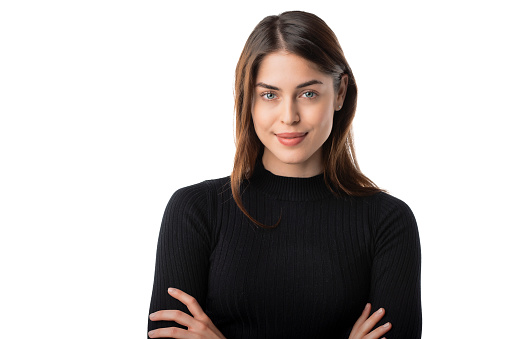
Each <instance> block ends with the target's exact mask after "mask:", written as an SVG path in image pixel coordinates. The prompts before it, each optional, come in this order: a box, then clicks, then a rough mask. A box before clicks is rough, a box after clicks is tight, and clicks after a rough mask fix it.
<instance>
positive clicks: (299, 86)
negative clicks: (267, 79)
mask: <svg viewBox="0 0 508 339" xmlns="http://www.w3.org/2000/svg"><path fill="white" fill-rule="evenodd" d="M314 84H323V83H322V82H321V81H319V80H310V81H306V82H304V83H303V84H300V85H298V86H296V88H302V87H307V86H310V85H314ZM258 86H259V87H264V88H268V89H273V90H274V91H280V88H278V87H275V86H272V85H268V84H265V83H264V82H258V83H257V84H256V86H255V87H258Z"/></svg>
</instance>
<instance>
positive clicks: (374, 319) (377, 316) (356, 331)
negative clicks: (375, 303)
mask: <svg viewBox="0 0 508 339" xmlns="http://www.w3.org/2000/svg"><path fill="white" fill-rule="evenodd" d="M371 307H372V305H371V304H367V306H365V309H364V310H363V312H362V315H361V316H360V318H358V320H357V321H356V323H355V325H354V326H353V329H352V330H351V334H349V339H379V338H380V337H381V336H382V335H383V334H385V333H386V332H388V331H389V330H390V329H391V328H392V324H390V323H386V324H384V325H383V326H380V327H378V328H376V329H375V330H374V331H372V332H370V330H372V328H373V327H374V326H375V325H376V324H377V323H378V321H379V320H381V318H382V317H383V316H384V315H385V310H384V309H383V308H380V309H379V310H377V312H375V313H373V314H372V315H371V316H370V317H369V313H370V308H371ZM367 317H368V319H367ZM369 332H370V333H369ZM383 339H386V338H384V337H383Z"/></svg>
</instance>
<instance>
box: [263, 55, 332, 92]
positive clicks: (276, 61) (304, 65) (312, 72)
mask: <svg viewBox="0 0 508 339" xmlns="http://www.w3.org/2000/svg"><path fill="white" fill-rule="evenodd" d="M311 79H317V80H321V81H322V82H323V84H324V83H325V81H326V83H328V82H330V83H331V82H332V81H333V78H332V77H331V76H329V75H328V74H325V73H323V72H321V71H320V70H319V69H318V67H317V65H316V64H315V63H313V62H311V61H308V60H306V59H304V58H302V57H300V56H298V55H295V54H292V53H289V52H283V51H279V52H275V53H270V54H268V55H266V56H265V57H264V58H263V60H262V61H261V64H260V66H259V69H258V74H257V76H256V82H260V81H262V82H264V83H267V84H273V85H279V86H284V84H286V85H288V86H291V85H293V84H295V83H298V84H299V83H302V82H305V81H308V80H311Z"/></svg>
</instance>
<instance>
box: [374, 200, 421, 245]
mask: <svg viewBox="0 0 508 339" xmlns="http://www.w3.org/2000/svg"><path fill="white" fill-rule="evenodd" d="M368 201H369V205H370V216H371V220H372V221H373V226H374V229H375V232H376V233H377V234H378V235H379V234H381V233H384V232H390V233H394V232H395V233H397V232H404V233H406V232H409V233H413V234H414V235H415V236H418V226H417V223H416V218H415V216H414V213H413V211H412V210H411V208H410V207H409V205H408V204H407V203H406V202H404V201H403V200H401V199H399V198H397V197H395V196H393V195H391V194H388V193H385V192H379V193H376V194H374V195H372V196H370V197H369V199H368Z"/></svg>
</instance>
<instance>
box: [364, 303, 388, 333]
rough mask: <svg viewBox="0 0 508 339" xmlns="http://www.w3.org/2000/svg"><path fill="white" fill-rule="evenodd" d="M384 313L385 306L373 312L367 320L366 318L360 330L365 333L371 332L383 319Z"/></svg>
mask: <svg viewBox="0 0 508 339" xmlns="http://www.w3.org/2000/svg"><path fill="white" fill-rule="evenodd" d="M384 315H385V309H384V308H380V309H379V310H377V311H376V312H374V313H372V315H371V316H370V317H369V318H368V319H367V320H365V322H364V323H363V324H362V325H361V326H360V332H361V333H362V334H363V335H366V334H367V333H369V332H370V331H371V330H372V329H373V328H374V326H376V324H377V323H378V322H379V321H380V320H381V318H383V316H384Z"/></svg>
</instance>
